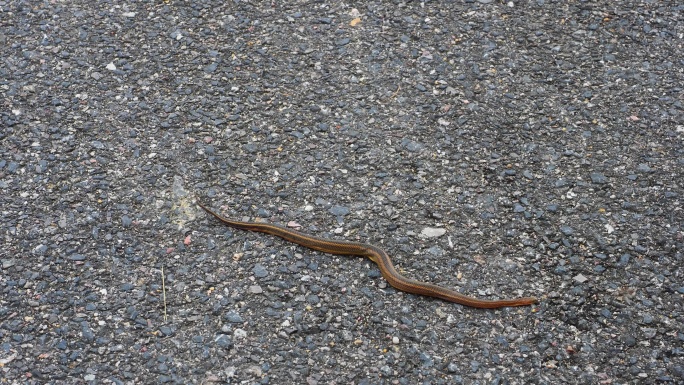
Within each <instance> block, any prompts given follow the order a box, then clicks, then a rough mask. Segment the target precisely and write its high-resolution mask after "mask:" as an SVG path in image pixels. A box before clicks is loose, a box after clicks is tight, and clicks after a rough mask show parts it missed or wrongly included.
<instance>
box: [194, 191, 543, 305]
mask: <svg viewBox="0 0 684 385" xmlns="http://www.w3.org/2000/svg"><path fill="white" fill-rule="evenodd" d="M197 205H198V206H199V207H201V208H202V209H204V210H205V211H206V212H207V213H209V214H211V215H212V216H214V217H215V218H217V219H218V220H220V221H221V222H223V223H224V224H225V225H228V226H230V227H233V228H236V229H240V230H249V231H256V232H261V233H266V234H270V235H275V236H277V237H280V238H282V239H285V240H286V241H289V242H292V243H296V244H298V245H300V246H304V247H307V248H309V249H313V250H317V251H322V252H324V253H329V254H336V255H356V256H361V257H368V258H369V259H370V260H371V261H373V262H374V263H375V264H376V265H378V268H379V269H380V273H381V274H382V276H383V277H384V278H385V280H387V282H388V283H389V284H390V285H392V286H393V287H394V288H395V289H398V290H401V291H404V292H407V293H411V294H418V295H424V296H428V297H435V298H440V299H443V300H445V301H448V302H454V303H457V304H461V305H464V306H470V307H474V308H481V309H497V308H502V307H512V306H528V305H533V304H536V303H537V302H538V301H537V299H536V298H534V297H521V298H514V299H504V300H483V299H478V298H474V297H469V296H467V295H463V294H461V293H459V292H456V291H454V290H451V289H447V288H444V287H441V286H437V285H434V284H431V283H427V282H420V281H416V280H414V279H410V278H406V277H404V276H403V275H401V274H400V273H399V272H398V271H397V269H396V268H395V267H394V264H392V260H391V259H390V257H389V255H388V254H387V253H386V252H385V251H384V250H382V249H381V248H379V247H377V246H374V245H371V244H368V243H360V242H351V241H338V240H330V239H326V238H321V237H316V236H312V235H308V234H304V233H302V232H299V231H295V230H292V229H289V228H286V227H283V226H279V225H274V224H270V223H260V222H241V221H234V220H231V219H228V218H225V217H223V216H221V215H220V214H218V213H216V212H215V211H213V210H211V209H210V208H209V207H207V206H205V205H204V204H203V203H201V202H200V201H199V200H197Z"/></svg>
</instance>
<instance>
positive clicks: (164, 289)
mask: <svg viewBox="0 0 684 385" xmlns="http://www.w3.org/2000/svg"><path fill="white" fill-rule="evenodd" d="M161 276H162V298H163V299H164V322H166V284H165V283H164V265H162V267H161Z"/></svg>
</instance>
